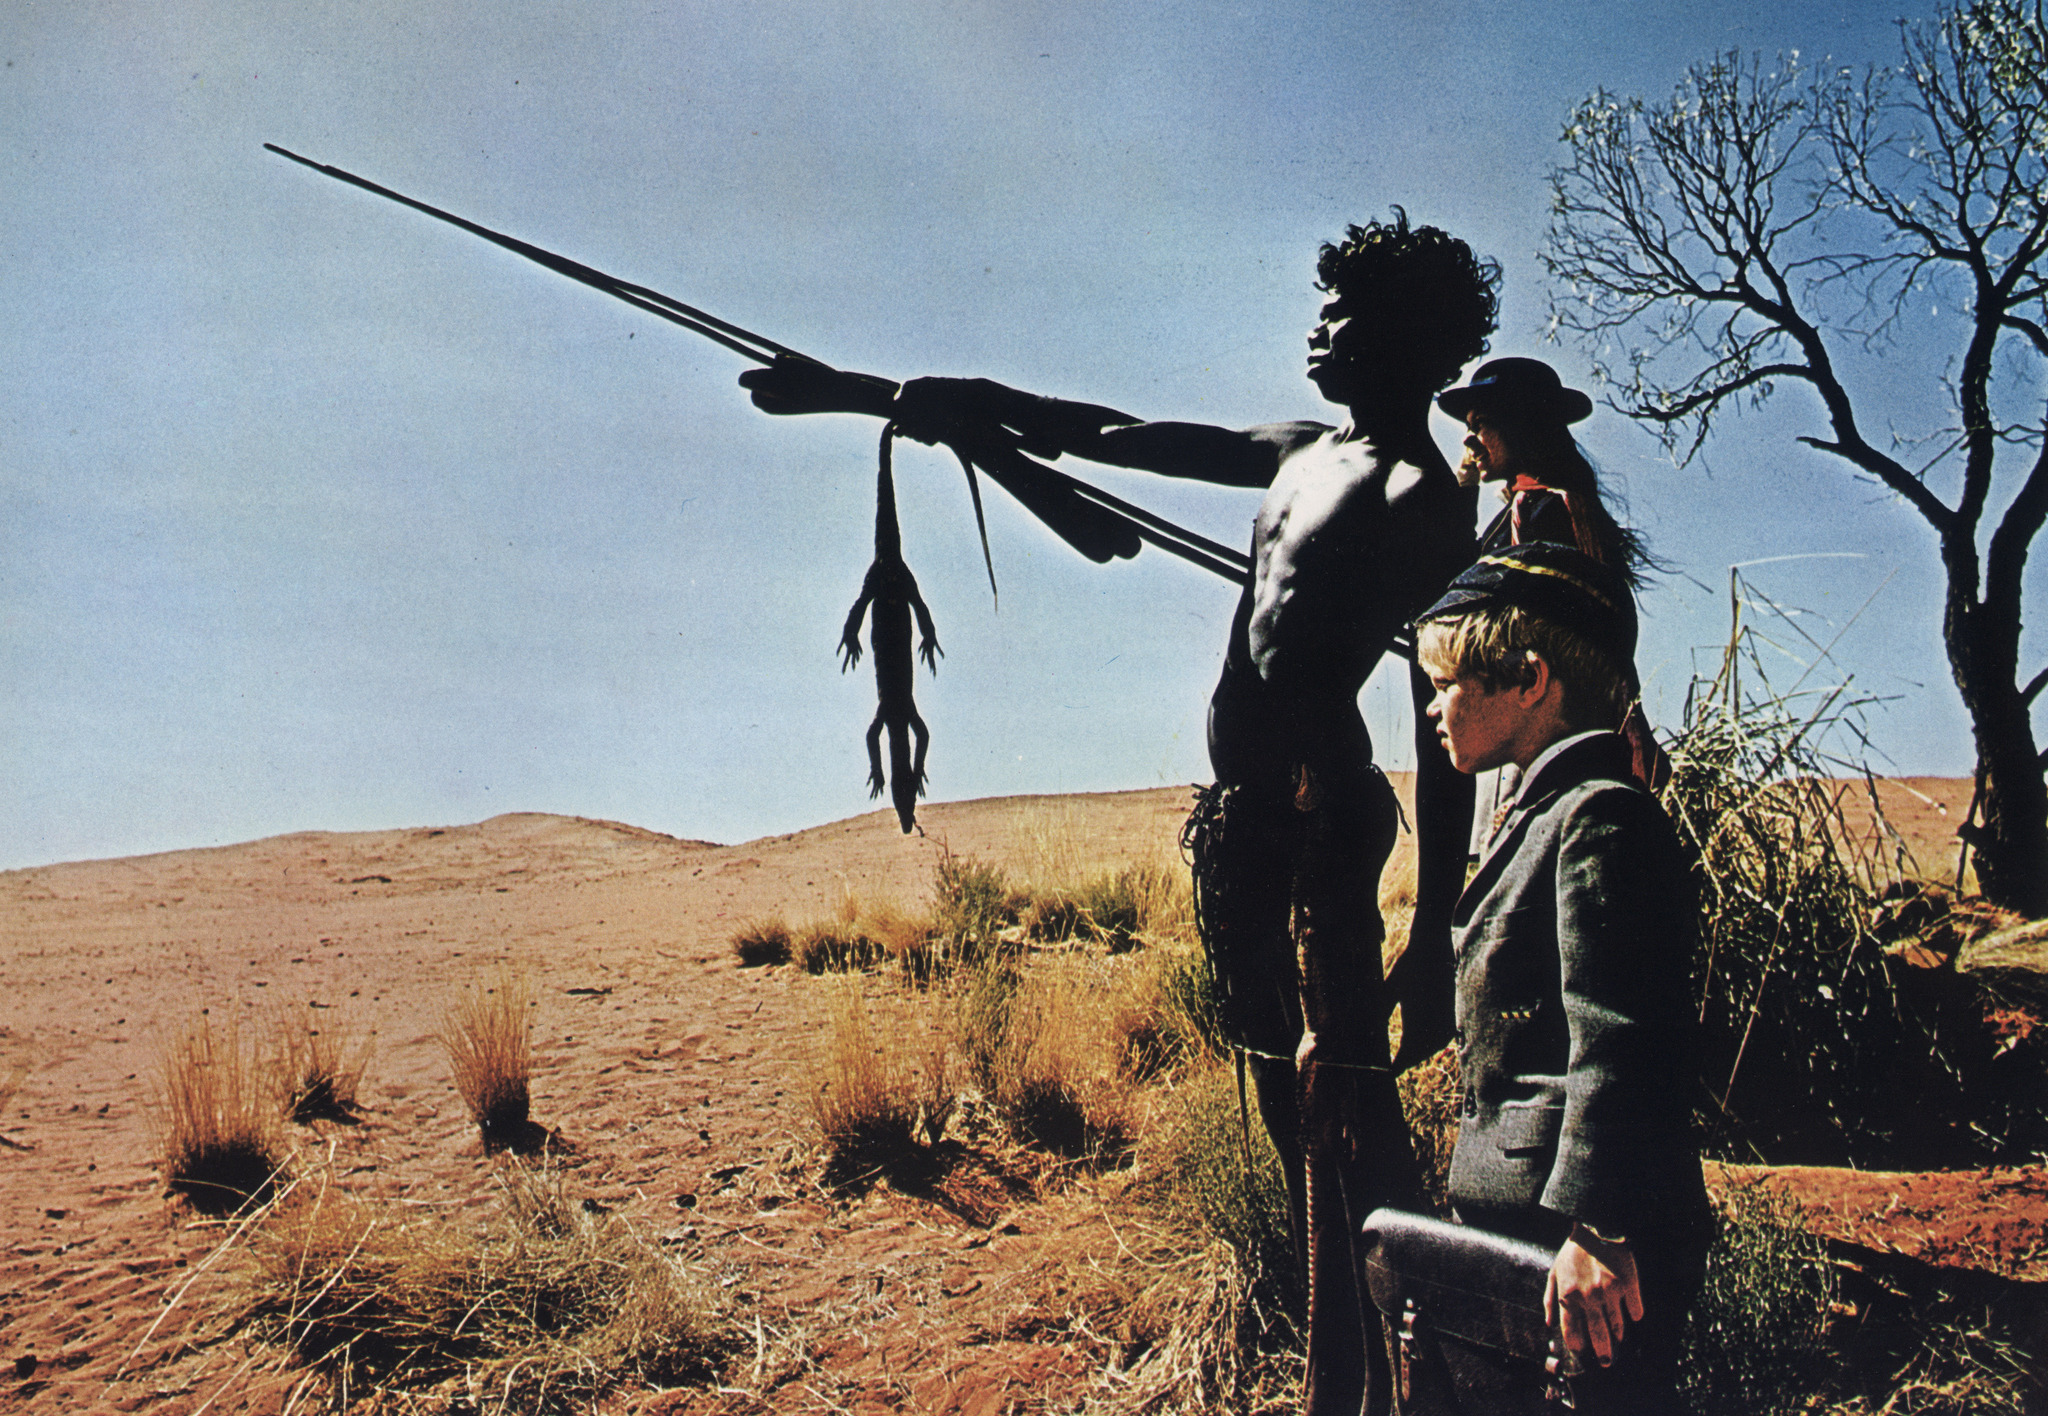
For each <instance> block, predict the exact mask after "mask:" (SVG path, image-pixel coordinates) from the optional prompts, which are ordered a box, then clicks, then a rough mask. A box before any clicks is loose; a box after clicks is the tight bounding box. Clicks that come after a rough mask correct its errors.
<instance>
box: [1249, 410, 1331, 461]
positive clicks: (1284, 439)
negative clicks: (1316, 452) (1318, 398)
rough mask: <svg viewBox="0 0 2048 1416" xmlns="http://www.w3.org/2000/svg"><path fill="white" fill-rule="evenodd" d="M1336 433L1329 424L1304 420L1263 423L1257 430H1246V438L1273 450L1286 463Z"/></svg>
mask: <svg viewBox="0 0 2048 1416" xmlns="http://www.w3.org/2000/svg"><path fill="white" fill-rule="evenodd" d="M1336 431H1337V430H1336V429H1335V428H1333V427H1331V426H1330V425H1329V424H1328V423H1315V422H1311V421H1309V420H1308V419H1306V418H1303V419H1300V420H1298V421H1295V422H1292V423H1261V424H1260V425H1259V426H1257V427H1255V428H1246V429H1245V430H1244V436H1245V437H1247V438H1250V439H1251V440H1252V441H1253V442H1255V443H1259V444H1261V445H1263V446H1266V447H1270V448H1272V449H1273V450H1274V452H1276V453H1277V454H1278V455H1279V457H1280V459H1281V460H1282V461H1285V460H1286V459H1288V458H1290V457H1293V456H1295V455H1296V454H1297V453H1300V452H1302V451H1303V450H1305V449H1307V448H1310V447H1313V446H1314V445H1315V444H1316V443H1318V442H1320V441H1322V439H1323V438H1324V437H1325V436H1327V435H1328V434H1330V433H1334V432H1336Z"/></svg>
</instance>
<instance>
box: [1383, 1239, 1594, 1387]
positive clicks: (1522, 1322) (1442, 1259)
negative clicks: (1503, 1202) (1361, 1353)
mask: <svg viewBox="0 0 2048 1416" xmlns="http://www.w3.org/2000/svg"><path fill="white" fill-rule="evenodd" d="M1362 1252H1363V1253H1364V1259H1363V1267H1364V1273H1365V1284H1366V1288H1367V1289H1368V1291H1370V1293H1371V1294H1372V1303H1373V1306H1374V1307H1375V1308H1377V1309H1379V1312H1380V1322H1381V1325H1382V1326H1383V1327H1384V1328H1385V1329H1386V1334H1387V1351H1388V1355H1389V1357H1390V1359H1391V1361H1392V1364H1393V1372H1394V1396H1395V1403H1396V1405H1395V1409H1396V1410H1397V1411H1398V1412H1399V1413H1400V1416H1542V1413H1552V1412H1557V1411H1568V1410H1574V1409H1576V1410H1578V1411H1580V1412H1581V1413H1585V1412H1586V1410H1587V1408H1586V1407H1585V1406H1583V1405H1577V1404H1575V1402H1574V1398H1573V1393H1572V1389H1571V1377H1570V1376H1569V1375H1568V1374H1563V1373H1561V1374H1560V1375H1557V1376H1551V1375H1550V1374H1549V1373H1547V1372H1546V1371H1545V1370H1544V1367H1545V1363H1546V1362H1547V1361H1548V1360H1549V1358H1550V1356H1551V1354H1552V1353H1553V1352H1554V1351H1555V1350H1556V1347H1555V1345H1554V1342H1553V1340H1552V1337H1551V1332H1550V1329H1549V1327H1548V1325H1547V1324H1545V1323H1544V1321H1543V1288H1544V1284H1545V1283H1546V1282H1547V1281H1548V1280H1549V1277H1550V1266H1551V1264H1552V1262H1553V1261H1554V1260H1555V1259H1556V1257H1557V1256H1556V1255H1555V1254H1553V1253H1551V1252H1549V1251H1548V1250H1545V1249H1543V1248H1541V1247H1539V1246H1538V1245H1535V1244H1530V1243H1527V1242H1525V1241H1524V1240H1521V1239H1510V1238H1508V1237H1507V1236H1506V1235H1504V1234H1493V1233H1489V1232H1488V1231H1486V1230H1484V1229H1473V1228H1470V1227H1468V1226H1466V1225H1462V1224H1447V1223H1445V1222H1444V1221H1443V1220H1440V1219H1431V1218H1429V1217H1428V1216H1427V1215H1420V1214H1410V1213H1408V1212H1406V1211H1405V1210H1394V1209H1381V1210H1374V1211H1373V1212H1372V1214H1371V1216H1370V1217H1369V1218H1367V1220H1366V1221H1365V1238H1364V1248H1363V1251H1362Z"/></svg>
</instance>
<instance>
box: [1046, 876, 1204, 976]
mask: <svg viewBox="0 0 2048 1416" xmlns="http://www.w3.org/2000/svg"><path fill="white" fill-rule="evenodd" d="M1193 908H1194V905H1193V894H1192V891H1191V890H1190V889H1189V886H1188V882H1187V875H1186V872H1185V871H1182V870H1169V869H1168V868H1166V867H1164V866H1157V865H1133V866H1126V867H1125V868H1124V869H1122V870H1118V871H1113V872H1102V873H1099V874H1095V875H1090V876H1086V877H1083V878H1081V879H1080V880H1078V881H1076V882H1072V883H1062V884H1058V885H1054V886H1051V887H1041V888H1038V889H1035V890H1034V891H1033V892H1031V894H1030V895H1029V903H1028V904H1027V905H1026V906H1025V907H1024V909H1023V910H1022V912H1021V916H1020V919H1021V923H1022V924H1023V926H1024V932H1025V934H1026V936H1027V937H1028V938H1031V939H1036V940H1041V941H1045V942H1048V943H1057V942H1063V941H1067V940H1078V941H1080V942H1083V943H1089V944H1099V945H1101V946H1102V947H1103V948H1105V949H1107V950H1108V951H1109V952H1110V953H1112V954H1121V953H1124V952H1125V951H1127V950H1130V949H1136V948H1139V947H1141V946H1143V945H1145V944H1149V943H1156V942H1164V941H1165V940H1168V939H1179V938H1191V937H1192V936H1193V924H1192V919H1193Z"/></svg>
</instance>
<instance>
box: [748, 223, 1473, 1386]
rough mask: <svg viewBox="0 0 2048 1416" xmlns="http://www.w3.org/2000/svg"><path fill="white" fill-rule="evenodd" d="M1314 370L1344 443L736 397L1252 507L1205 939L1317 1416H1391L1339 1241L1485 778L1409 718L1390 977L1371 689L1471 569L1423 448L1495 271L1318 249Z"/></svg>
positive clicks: (1444, 488) (1261, 430)
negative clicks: (1252, 1120)
mask: <svg viewBox="0 0 2048 1416" xmlns="http://www.w3.org/2000/svg"><path fill="white" fill-rule="evenodd" d="M1317 276H1318V280H1317V285H1318V288H1319V289H1321V290H1322V291H1324V292H1325V295H1326V297H1327V298H1326V299H1325V300H1324V302H1323V307H1322V313H1321V317H1320V319H1319V320H1318V322H1317V324H1316V326H1315V329H1314V330H1313V332H1312V333H1311V334H1310V335H1309V355H1308V377H1309V379H1310V381H1311V382H1313V383H1314V384H1315V385H1316V387H1317V389H1318V391H1319V392H1320V393H1321V394H1322V396H1323V397H1324V398H1325V399H1326V400H1327V401H1329V402H1330V403H1333V404H1336V405H1338V406H1339V407H1341V408H1343V409H1344V410H1346V413H1347V416H1346V418H1345V420H1344V421H1343V423H1341V424H1340V425H1338V426H1336V427H1331V426H1329V425H1328V424H1325V423H1318V422H1307V421H1302V422H1289V423H1273V424H1267V425H1264V426H1260V427H1254V428H1247V429H1243V430H1231V429H1225V428H1216V427H1209V426H1204V425H1199V424H1191V423H1173V422H1163V423H1147V422H1140V421H1138V420H1135V419H1133V418H1131V417H1129V416H1128V415H1126V414H1122V413H1118V412H1116V411H1114V410H1112V409H1107V408H1100V407H1096V406H1094V405H1089V404H1080V403H1074V402H1070V401H1066V400H1059V399H1049V398H1040V397H1036V396H1034V395H1031V394H1026V393H1020V392H1018V391H1017V390H1014V389H1009V388H1005V387H1004V386H1002V385H1000V384H996V383H992V382H989V381H988V380H983V379H914V380H912V381H911V382H909V383H907V384H905V385H903V387H902V389H901V390H900V391H899V392H898V394H897V395H896V398H895V401H894V402H893V403H892V404H890V405H888V406H887V407H886V408H879V409H878V408H877V407H876V406H875V405H874V402H873V397H872V393H871V392H869V391H864V390H862V389H859V388H857V387H853V386H852V385H850V384H848V383H846V382H845V381H844V380H845V376H843V375H838V374H836V373H834V372H833V371H831V370H822V371H821V370H820V369H819V368H818V367H817V366H808V367H806V366H801V365H796V364H794V363H789V364H778V365H775V366H772V367H770V368H766V369H759V370H752V371H749V372H748V373H746V374H744V375H742V376H741V380H740V381H741V383H742V384H743V385H745V386H746V387H747V388H749V389H750V390H752V391H753V396H754V402H755V403H756V404H757V405H758V406H760V407H761V408H763V409H765V410H766V411H768V412H771V413H811V412H826V411H854V412H881V413H883V414H884V415H885V416H888V417H891V418H893V419H894V420H895V421H896V423H897V425H898V427H899V429H900V430H901V431H902V432H903V433H905V434H906V435H908V436H911V437H916V438H919V439H921V440H924V441H928V442H930V441H940V440H947V437H948V433H949V432H950V431H952V430H956V429H959V428H962V427H965V426H970V425H975V424H980V425H982V426H985V427H1001V428H1004V429H1008V430H1009V431H1010V433H1011V434H1013V435H1014V436H1016V437H1017V438H1019V439H1020V440H1021V441H1022V442H1023V444H1024V445H1025V446H1026V447H1028V448H1030V449H1031V450H1033V451H1039V452H1044V453H1050V452H1053V451H1057V452H1060V453H1071V454H1073V455H1075V456H1078V457H1082V458H1086V459H1088V460H1090V461H1094V462H1102V463H1108V464H1111V465H1115V466H1120V467H1132V468H1139V469H1142V470H1145V471H1149V472H1156V473H1161V474H1164V475H1166V476H1173V477H1189V478H1195V479H1198V480H1201V481H1207V482H1216V483H1222V484H1225V485H1229V486H1239V487H1259V488H1265V489H1266V492H1265V498H1264V500H1263V501H1262V503H1261V504H1260V507H1259V511H1258V516H1257V518H1256V520H1255V521H1254V523H1253V528H1252V546H1251V560H1252V573H1251V578H1250V582H1249V583H1248V584H1247V585H1246V587H1245V590H1244V593H1243V595H1242V597H1241V598H1240V599H1239V601H1238V605H1237V610H1236V613H1235V615H1234V616H1233V617H1232V620H1231V627H1230V639H1229V644H1228V646H1227V650H1226V654H1225V659H1224V666H1223V673H1222V676H1221V678H1220V680H1219V682H1218V683H1217V685H1216V689H1215V692H1214V694H1213V695H1212V696H1211V699H1210V707H1209V731H1208V737H1209V758H1210V763H1211V766H1212V767H1213V768H1214V770H1215V774H1216V785H1215V786H1214V787H1212V788H1211V789H1210V790H1209V791H1208V792H1207V793H1205V795H1204V799H1203V803H1202V805H1201V806H1200V807H1199V808H1198V809H1197V817H1196V820H1195V822H1194V823H1193V825H1192V828H1191V833H1190V835H1191V840H1192V843H1193V845H1194V847H1195V871H1196V888H1197V896H1198V900H1199V903H1200V907H1201V914H1202V917H1203V918H1202V923H1203V938H1204V943H1205V945H1206V947H1207V948H1208V950H1209V953H1210V957H1211V960H1212V962H1213V964H1214V966H1215V968H1216V972H1217V976H1218V983H1219V988H1220V993H1221V998H1220V1006H1221V1011H1222V1015H1223V1022H1224V1025H1225V1028H1226V1030H1227V1031H1228V1033H1229V1035H1230V1038H1231V1040H1232V1042H1233V1043H1234V1044H1235V1045H1236V1046H1238V1047H1239V1048H1240V1049H1241V1050H1242V1053H1243V1055H1244V1057H1245V1061H1246V1065H1247V1069H1248V1071H1249V1072H1250V1075H1251V1077H1252V1079H1253V1082H1254V1084H1255V1088H1256V1092H1257V1096H1258V1104H1259V1112H1260V1115H1261V1117H1262V1119H1263V1120H1264V1122H1265V1126H1266V1129H1267V1132H1268V1134H1269V1135H1271V1137H1272V1139H1273V1142H1274V1146H1275V1149H1276V1150H1277V1151H1278V1153H1279V1155H1280V1157H1281V1160H1282V1164H1283V1168H1284V1171H1285V1174H1286V1178H1287V1190H1288V1199H1289V1205H1290V1210H1291V1215H1290V1217H1291V1220H1292V1222H1293V1229H1294V1234H1295V1240H1296V1244H1297V1246H1298V1247H1299V1249H1300V1251H1301V1256H1302V1257H1303V1258H1304V1259H1305V1260H1306V1263H1307V1267H1308V1274H1309V1354H1308V1378H1309V1380H1308V1395H1307V1410H1308V1411H1309V1412H1310V1413H1312V1416H1339V1413H1341V1414H1342V1416H1352V1414H1353V1413H1356V1412H1359V1411H1360V1410H1384V1409H1385V1406H1386V1400H1387V1397H1386V1382H1385V1379H1384V1376H1383V1375H1382V1374H1383V1372H1384V1365H1385V1364H1384V1353H1383V1352H1382V1350H1381V1344H1380V1343H1379V1341H1378V1325H1377V1322H1376V1320H1372V1318H1371V1314H1370V1312H1369V1304H1368V1303H1367V1302H1366V1300H1365V1298H1364V1289H1363V1285H1362V1284H1361V1283H1360V1282H1359V1279H1358V1273H1357V1269H1356V1266H1355V1258H1354V1245H1353V1243H1352V1240H1353V1238H1354V1236H1356V1235H1357V1234H1358V1233H1359V1230H1360V1228H1361V1226H1362V1224H1363V1221H1364V1219H1365V1216H1366V1215H1367V1214H1368V1213H1370V1212H1371V1211H1372V1210H1373V1209H1374V1208H1375V1207H1376V1206H1379V1205H1386V1204H1404V1205H1409V1206H1413V1205H1414V1204H1415V1202H1416V1177H1415V1166H1414V1159H1413V1156H1412V1153H1411V1152H1410V1149H1409V1146H1408V1142H1407V1130H1406V1126H1405V1124H1404V1123H1403V1120H1402V1116H1401V1108H1400V1103H1399V1099H1398V1097H1397V1094H1396V1092H1395V1088H1394V1075H1395V1067H1391V1066H1389V1062H1388V1050H1389V1049H1388V1023H1389V1019H1390V1015H1391V1013H1392V1010H1393V1008H1394V1006H1395V1004H1396V1003H1399V1004H1400V1005H1401V1013H1402V1041H1401V1047H1400V1057H1399V1058H1398V1059H1397V1065H1398V1066H1406V1065H1407V1064H1408V1063H1411V1062H1415V1061H1420V1060H1422V1059H1423V1058H1425V1057H1427V1056H1429V1055H1430V1054H1431V1053H1433V1052H1434V1051H1435V1050H1436V1049H1437V1048H1438V1047H1440V1046H1441V1045H1442V1044H1443V1043H1444V1042H1445V1041H1446V1040H1447V1039H1448V1037H1449V1035H1450V1005H1451V955H1450V939H1449V921H1450V913H1451V907H1452V904H1453V903H1454V901H1455V899H1456V897H1457V893H1458V889H1459V887H1460V885H1461V884H1462V883H1463V882H1462V876H1463V866H1464V855H1465V844H1466V828H1467V826H1468V824H1469V822H1470V819H1471V786H1470V779H1469V778H1466V777H1463V776H1461V775H1460V774H1458V773H1456V772H1454V771H1452V770H1451V768H1450V765H1449V763H1448V761H1447V760H1446V758H1445V757H1444V755H1443V751H1442V749H1441V747H1440V746H1439V744H1438V743H1437V741H1436V738H1435V734H1434V733H1433V732H1432V731H1430V727H1429V724H1428V721H1427V719H1426V718H1425V717H1424V716H1423V714H1422V712H1421V711H1420V710H1421V708H1422V706H1423V705H1424V704H1426V703H1427V701H1428V699H1429V696H1430V688H1429V684H1428V681H1427V679H1426V678H1424V677H1422V676H1421V675H1420V674H1419V673H1416V674H1411V692H1412V693H1413V694H1414V696H1415V699H1416V706H1417V711H1416V713H1415V719H1416V723H1417V733H1416V755H1417V769H1418V770H1417V782H1416V787H1417V817H1418V842H1417V844H1418V848H1419V853H1420V856H1419V863H1418V879H1417V889H1416V900H1417V903H1416V913H1415V921H1414V925H1413V927H1412V929H1411V932H1410V941H1411V942H1410V946H1409V947H1408V949H1407V950H1406V951H1405V952H1404V954H1403V956H1402V959H1401V961H1400V963H1399V964H1398V965H1397V967H1396V969H1395V971H1394V975H1393V977H1392V978H1391V979H1389V978H1386V977H1383V973H1382V966H1381V943H1382V940H1383V938H1384V930H1383V927H1382V924H1381V920H1380V914H1379V907H1378V885H1379V877H1380V871H1381V868H1382V867H1383V866H1384V864H1385V862H1386V859H1387V856H1388V854H1389V853H1390V851H1391V850H1392V848H1393V844H1394V836H1395V831H1396V829H1397V821H1398V817H1399V808H1398V807H1397V805H1396V803H1395V798H1394V792H1393V789H1392V788H1391V787H1390V786H1389V785H1388V783H1387V781H1386V778H1385V777H1384V775H1382V773H1381V772H1380V770H1379V769H1378V768H1377V767H1376V766H1375V765H1374V764H1373V751H1372V740H1371V738H1370V737H1369V736H1368V734H1367V732H1366V727H1365V721H1364V719H1363V717H1362V716H1361V715H1360V713H1359V711H1358V694H1359V691H1360V690H1361V689H1362V688H1363V686H1364V684H1365V681H1366V679H1367V678H1368V677H1369V676H1370V675H1371V673H1372V671H1373V669H1374V668H1375V667H1376V666H1377V665H1378V664H1379V662H1380V660H1381V659H1382V658H1383V657H1384V656H1385V655H1386V653H1387V651H1388V650H1389V648H1391V647H1392V645H1393V641H1394V636H1395V633H1396V631H1397V630H1398V629H1399V628H1400V627H1401V626H1402V625H1403V624H1405V623H1406V622H1407V621H1409V620H1411V619H1412V618H1414V616H1415V615H1416V614H1417V613H1419V612H1420V611H1421V610H1422V609H1423V608H1425V607H1426V606H1428V605H1429V604H1430V603H1431V602H1432V601H1433V600H1434V599H1435V598H1436V597H1437V595H1438V594H1439V593H1440V592H1441V591H1442V589H1443V587H1444V585H1445V584H1446V583H1448V582H1449V580H1450V578H1451V577H1452V576H1454V575H1456V574H1457V573H1458V572H1459V571H1461V570H1463V569H1464V568H1465V567H1466V566H1467V565H1469V564H1471V562H1472V558H1473V555H1474V545H1475V543H1474V537H1473V523H1474V521H1475V519H1476V507H1475V503H1474V499H1473V494H1472V492H1471V491H1470V490H1469V489H1461V488H1460V487H1459V486H1458V485H1457V480H1456V478H1455V477H1454V476H1453V475H1452V473H1451V469H1450V467H1449V465H1448V464H1447V463H1446V462H1445V461H1444V459H1443V456H1442V454H1441V453H1439V451H1438V450H1437V447H1436V444H1435V442H1434V441H1433V439H1432V438H1431V436H1430V433H1429V426H1428V417H1429V408H1430V401H1431V399H1432V398H1433V397H1434V396H1435V395H1436V393H1437V392H1438V391H1439V390H1441V389H1443V388H1444V387H1446V386H1447V385H1449V384H1450V383H1451V382H1453V381H1454V380H1455V379H1456V378H1457V376H1458V373H1459V371H1460V370H1461V369H1462V368H1463V367H1464V365H1465V364H1466V363H1468V362H1469V361H1471V360H1472V359H1475V358H1477V357H1478V356H1479V355H1480V354H1482V353H1484V352H1485V351H1486V348H1487V336H1488V335H1489V334H1491V333H1492V331H1493V328H1494V316H1495V308H1496V295H1495V290H1496V286H1497V284H1498V281H1499V268H1498V267H1497V266H1495V265H1494V264H1493V263H1491V262H1482V261H1480V260H1479V259H1478V258H1477V257H1475V256H1474V255H1473V253H1472V250H1471V248H1470V247H1468V246H1467V245H1466V244H1465V243H1464V242H1462V241H1458V240H1456V239H1454V238H1452V237H1450V236H1448V235H1446V234H1445V233H1444V232H1442V231H1439V230H1436V229H1435V228H1433V227H1427V226H1423V227H1413V228H1411V227H1410V226H1409V225H1408V221H1407V217H1406V214H1405V213H1403V212H1401V211H1400V209H1399V208H1396V209H1395V213H1394V220H1393V221H1392V222H1387V223H1381V222H1370V223H1368V224H1367V225H1365V226H1363V227H1359V226H1353V227H1350V228H1348V230H1347V231H1346V234H1345V237H1344V239H1343V241H1341V242H1339V243H1333V244H1327V245H1325V246H1324V247H1323V248H1322V252H1321V256H1320V259H1319V261H1318V264H1317Z"/></svg>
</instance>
